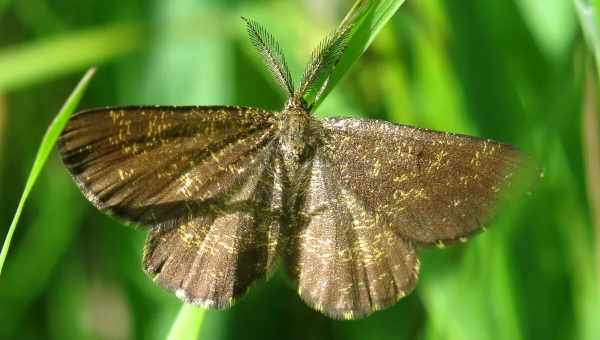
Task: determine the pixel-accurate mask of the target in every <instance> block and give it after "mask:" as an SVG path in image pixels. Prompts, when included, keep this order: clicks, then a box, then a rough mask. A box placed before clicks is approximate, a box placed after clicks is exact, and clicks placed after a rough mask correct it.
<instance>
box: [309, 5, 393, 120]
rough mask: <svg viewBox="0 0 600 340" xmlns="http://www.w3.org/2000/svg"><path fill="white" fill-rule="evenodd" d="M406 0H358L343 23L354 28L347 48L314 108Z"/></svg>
mask: <svg viewBox="0 0 600 340" xmlns="http://www.w3.org/2000/svg"><path fill="white" fill-rule="evenodd" d="M404 1H405V0H379V1H377V0H373V1H370V0H358V1H356V2H355V3H354V6H353V7H352V9H350V11H349V12H348V14H347V15H346V17H345V18H344V20H343V21H342V23H341V24H340V27H341V26H342V25H352V26H353V30H352V34H351V37H350V39H349V42H348V46H347V48H346V52H345V53H344V55H343V56H342V58H341V59H340V61H339V63H338V65H337V66H336V68H335V71H334V72H333V75H332V76H331V78H330V79H329V80H328V83H327V87H326V89H325V91H324V92H323V95H322V96H321V98H320V99H319V101H318V102H317V103H315V105H314V108H315V109H316V108H317V107H318V106H319V105H320V104H321V103H322V102H323V100H324V99H325V98H326V97H327V95H328V94H329V93H330V92H331V90H333V88H334V87H335V86H336V85H337V83H338V82H339V81H340V79H341V78H342V77H343V75H344V74H345V73H346V72H347V71H348V70H349V69H350V67H351V66H352V65H353V64H354V62H355V61H357V60H358V58H360V56H361V55H362V54H363V53H364V52H365V51H366V50H367V48H369V46H370V45H371V43H372V42H373V40H374V39H375V37H376V36H377V34H378V33H379V31H380V30H381V29H382V28H383V26H384V25H385V24H386V23H387V22H388V21H389V20H390V19H391V18H392V16H393V15H394V14H395V13H396V11H397V10H398V9H399V8H400V6H402V4H403V3H404ZM319 85H320V84H319Z"/></svg>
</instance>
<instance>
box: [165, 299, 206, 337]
mask: <svg viewBox="0 0 600 340" xmlns="http://www.w3.org/2000/svg"><path fill="white" fill-rule="evenodd" d="M203 320H204V309H201V308H197V307H194V306H191V305H185V304H184V305H183V306H182V307H181V310H180V311H179V314H178V315H177V319H175V322H174V323H173V326H171V330H170V331H169V335H168V336H167V339H168V340H188V339H198V335H199V334H200V328H201V327H202V321H203Z"/></svg>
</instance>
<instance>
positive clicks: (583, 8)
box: [573, 0, 600, 76]
mask: <svg viewBox="0 0 600 340" xmlns="http://www.w3.org/2000/svg"><path fill="white" fill-rule="evenodd" d="M573 3H574V4H575V9H576V10H577V16H578V17H579V24H580V25H581V29H582V30H583V35H584V37H585V40H586V42H587V44H588V47H589V48H590V50H591V52H592V54H593V55H594V59H595V64H596V74H598V75H599V76H600V30H599V29H598V20H599V19H598V13H597V12H596V8H595V6H594V5H593V4H591V3H589V2H587V1H586V0H573Z"/></svg>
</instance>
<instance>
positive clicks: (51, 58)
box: [0, 0, 143, 91]
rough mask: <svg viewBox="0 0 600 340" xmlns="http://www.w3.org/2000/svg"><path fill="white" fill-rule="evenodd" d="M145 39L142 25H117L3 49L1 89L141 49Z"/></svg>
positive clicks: (42, 78) (0, 53) (41, 79)
mask: <svg viewBox="0 0 600 340" xmlns="http://www.w3.org/2000/svg"><path fill="white" fill-rule="evenodd" d="M0 1H1V0H0ZM142 42H143V34H142V27H141V26H139V25H136V24H117V25H110V26H104V27H100V28H95V29H90V30H86V31H77V32H74V33H68V34H64V35H60V36H56V37H51V38H43V39H40V40H37V41H33V42H28V43H25V44H23V45H20V46H11V47H6V48H3V49H0V70H2V72H0V90H2V91H7V90H12V89H15V88H20V87H23V86H26V85H29V84H32V83H35V82H39V81H44V80H46V79H49V78H51V77H54V76H57V75H60V74H65V73H67V72H72V71H76V70H80V69H82V68H84V67H87V65H93V64H100V63H103V62H105V61H107V60H110V59H112V58H114V57H117V56H121V55H124V54H127V53H129V52H131V51H133V50H135V49H137V48H139V47H140V46H141V44H142ZM41 56H43V57H41Z"/></svg>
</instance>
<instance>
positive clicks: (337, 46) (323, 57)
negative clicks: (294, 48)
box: [295, 25, 352, 102]
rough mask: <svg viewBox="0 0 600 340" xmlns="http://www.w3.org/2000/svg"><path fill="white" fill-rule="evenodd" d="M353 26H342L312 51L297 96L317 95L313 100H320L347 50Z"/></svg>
mask: <svg viewBox="0 0 600 340" xmlns="http://www.w3.org/2000/svg"><path fill="white" fill-rule="evenodd" d="M351 28H352V26H350V25H343V26H341V27H340V28H339V29H337V30H336V31H335V32H333V33H332V34H329V35H328V36H327V37H326V38H325V39H324V40H323V41H322V42H321V43H320V44H319V46H317V48H316V49H315V50H314V51H313V52H312V54H311V58H310V62H309V63H308V65H307V66H306V69H305V70H304V74H303V75H302V80H301V82H300V88H299V89H298V91H297V92H296V93H295V96H297V97H304V96H306V95H309V96H311V95H315V100H314V101H313V102H316V101H317V100H318V97H320V96H321V94H322V93H323V90H324V89H325V87H327V83H328V82H329V78H330V77H331V74H332V73H333V70H334V69H335V67H336V66H337V63H338V62H339V61H340V59H341V57H342V55H343V54H344V51H345V50H346V47H347V45H348V39H349V37H350V32H351Z"/></svg>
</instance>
